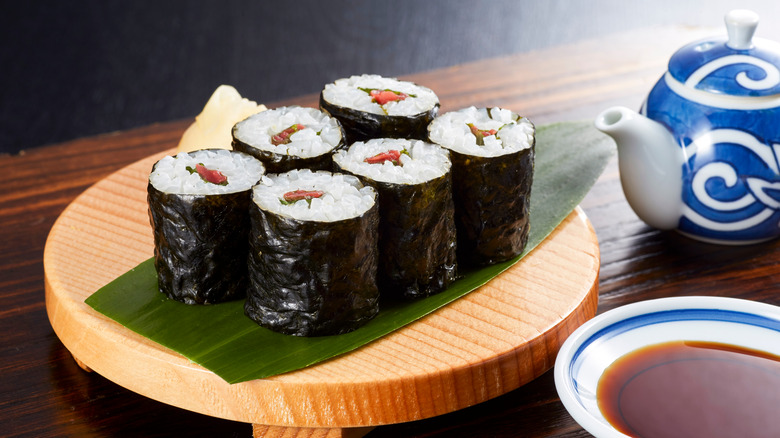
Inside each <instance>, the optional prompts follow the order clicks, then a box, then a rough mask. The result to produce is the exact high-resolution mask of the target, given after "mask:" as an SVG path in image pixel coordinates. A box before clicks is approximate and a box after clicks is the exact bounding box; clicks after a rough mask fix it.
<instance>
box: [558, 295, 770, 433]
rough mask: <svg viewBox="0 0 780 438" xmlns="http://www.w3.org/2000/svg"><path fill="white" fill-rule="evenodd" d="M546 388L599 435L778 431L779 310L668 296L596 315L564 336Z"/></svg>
mask: <svg viewBox="0 0 780 438" xmlns="http://www.w3.org/2000/svg"><path fill="white" fill-rule="evenodd" d="M554 373H555V386H556V389H557V391H558V395H559V396H560V398H561V401H562V402H563V405H564V406H565V407H566V409H567V410H568V411H569V413H570V414H571V416H572V417H573V418H574V420H576V421H577V423H579V424H580V425H581V426H582V427H583V428H585V429H586V430H587V431H588V432H590V433H592V434H593V435H595V436H597V437H600V438H603V437H627V436H628V437H648V438H649V437H667V436H668V437H683V436H684V437H699V436H701V437H708V438H712V437H721V436H722V437H735V436H738V437H758V436H777V435H778V434H780V415H778V413H779V412H780V307H776V306H773V305H769V304H764V303H759V302H755V301H747V300H740V299H735V298H723V297H675V298H662V299H657V300H649V301H643V302H638V303H634V304H629V305H626V306H622V307H619V308H617V309H614V310H610V311H608V312H605V313H603V314H601V315H599V316H597V317H595V318H593V319H592V320H590V321H588V322H587V323H585V324H584V325H582V326H581V327H580V328H579V329H577V330H576V331H575V332H574V333H573V334H572V335H571V336H570V337H569V338H568V339H567V340H566V342H564V344H563V346H562V347H561V350H560V351H559V353H558V356H557V359H556V362H555V371H554Z"/></svg>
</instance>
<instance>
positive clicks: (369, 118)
mask: <svg viewBox="0 0 780 438" xmlns="http://www.w3.org/2000/svg"><path fill="white" fill-rule="evenodd" d="M320 109H322V110H323V111H325V112H327V113H328V114H330V115H332V116H333V117H336V118H337V119H339V121H340V122H341V124H342V126H343V127H344V132H345V134H346V136H347V143H348V144H351V143H354V142H356V141H366V140H369V139H372V138H380V137H384V138H414V139H419V140H425V139H427V137H428V132H427V127H428V124H429V123H430V122H431V120H433V118H434V117H436V114H437V113H438V111H439V98H438V97H437V96H436V94H435V93H434V92H433V91H431V89H429V88H426V87H422V86H420V85H417V84H414V83H412V82H404V81H399V80H397V79H394V78H384V77H382V76H378V75H362V76H352V77H349V78H344V79H339V80H337V81H335V82H334V83H331V84H328V85H326V86H325V88H324V89H323V90H322V92H321V93H320Z"/></svg>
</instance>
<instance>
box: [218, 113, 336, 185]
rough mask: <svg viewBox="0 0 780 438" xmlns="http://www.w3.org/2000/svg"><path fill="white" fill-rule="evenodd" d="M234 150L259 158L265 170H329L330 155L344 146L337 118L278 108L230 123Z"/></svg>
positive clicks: (274, 171)
mask: <svg viewBox="0 0 780 438" xmlns="http://www.w3.org/2000/svg"><path fill="white" fill-rule="evenodd" d="M232 134H233V143H232V145H233V149H234V150H237V151H241V152H246V153H247V154H249V155H252V156H253V157H255V158H257V159H258V160H260V161H262V162H263V164H264V165H265V168H266V171H267V172H268V173H283V172H287V171H288V170H293V169H313V170H330V169H331V167H332V161H331V155H332V153H333V151H334V150H335V149H338V148H341V147H344V146H345V144H346V143H345V142H344V136H343V133H342V130H341V125H340V124H339V121H338V120H336V119H335V118H333V117H330V116H328V115H327V114H325V113H323V112H322V111H319V110H317V109H315V108H304V107H299V106H290V107H281V108H276V109H272V110H267V111H263V112H261V113H258V114H255V115H252V116H249V117H248V118H246V119H244V120H242V121H240V122H238V123H236V124H235V125H234V126H233V130H232Z"/></svg>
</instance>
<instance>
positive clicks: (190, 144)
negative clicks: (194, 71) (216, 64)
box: [178, 85, 266, 152]
mask: <svg viewBox="0 0 780 438" xmlns="http://www.w3.org/2000/svg"><path fill="white" fill-rule="evenodd" d="M265 110H266V107H265V105H262V104H260V105H258V104H257V103H255V102H253V101H251V100H249V99H247V98H245V97H241V95H240V94H239V93H238V91H237V90H236V89H235V88H233V87H231V86H230V85H220V86H219V87H217V89H216V90H214V94H212V95H211V97H210V98H209V101H208V102H206V106H204V107H203V111H201V113H200V114H198V115H197V116H196V117H195V122H193V124H192V125H190V126H189V128H187V130H186V131H184V135H182V137H181V140H180V141H179V146H178V152H190V151H194V150H196V149H204V148H220V149H233V148H232V146H231V145H230V143H231V142H232V140H233V137H232V135H231V132H230V131H231V130H232V129H233V125H235V124H236V123H238V122H240V121H242V120H244V119H245V118H247V117H249V116H251V115H252V114H256V113H259V112H260V111H265Z"/></svg>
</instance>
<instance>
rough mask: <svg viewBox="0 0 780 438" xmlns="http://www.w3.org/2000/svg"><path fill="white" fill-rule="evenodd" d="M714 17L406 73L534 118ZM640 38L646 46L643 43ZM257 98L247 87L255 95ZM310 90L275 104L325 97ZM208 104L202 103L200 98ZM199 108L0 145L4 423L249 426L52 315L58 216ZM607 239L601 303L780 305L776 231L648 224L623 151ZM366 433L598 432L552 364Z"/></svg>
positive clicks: (638, 67)
mask: <svg viewBox="0 0 780 438" xmlns="http://www.w3.org/2000/svg"><path fill="white" fill-rule="evenodd" d="M712 32H713V30H702V29H690V28H656V29H644V30H638V31H634V32H631V33H629V34H624V35H618V36H613V37H610V38H604V39H600V40H591V41H583V42H580V43H577V44H575V45H571V46H565V47H557V48H554V49H550V50H544V51H539V52H530V53H525V54H519V55H514V56H509V57H505V58H498V59H491V60H487V61H483V62H477V63H472V64H466V65H461V66H455V67H450V68H446V69H442V70H437V71H432V72H423V73H419V74H415V75H411V76H409V77H406V78H405V79H410V80H414V81H416V82H419V83H421V84H424V85H427V86H429V87H431V88H432V89H434V90H435V91H436V92H437V93H438V94H439V96H440V99H441V101H442V111H448V110H452V109H457V108H460V107H463V106H468V105H477V106H502V107H506V108H510V109H513V110H515V111H518V112H520V113H522V114H524V115H527V116H529V117H530V118H531V119H532V120H534V121H535V122H536V123H537V125H542V124H546V123H549V122H554V121H562V120H580V119H592V118H593V117H595V115H596V114H597V113H598V112H599V110H601V109H603V108H606V107H608V106H611V105H615V104H623V105H627V106H629V107H634V108H636V107H638V106H639V105H640V103H641V101H642V99H643V97H644V95H645V94H646V93H647V92H648V91H649V89H650V87H651V86H652V85H653V83H654V82H655V81H656V80H657V78H658V77H659V76H660V75H661V74H662V73H663V71H664V70H665V64H666V60H667V59H668V57H669V56H670V55H671V53H672V52H673V51H674V50H675V49H676V48H677V47H679V46H680V45H681V44H683V43H686V42H688V41H691V40H693V39H696V38H698V37H700V36H705V35H710V34H711V33H712ZM637 48H641V49H637ZM249 97H250V98H251V96H249ZM316 101H317V97H316V96H314V95H307V96H302V97H300V98H297V99H293V100H290V101H285V102H277V103H268V102H266V103H267V104H269V106H278V105H283V104H292V103H295V104H301V105H309V106H315V105H316ZM204 103H205V102H204ZM190 122H191V121H189V120H187V121H176V122H168V123H160V124H155V125H151V126H147V127H143V128H139V129H134V130H130V131H125V132H117V133H111V134H105V135H101V136H97V137H91V138H85V139H80V140H76V141H72V142H68V143H63V144H57V145H52V146H47V147H43V148H39V149H35V150H31V151H28V152H26V153H24V154H21V155H18V156H0V169H2V174H3V176H4V178H3V180H4V186H5V188H4V189H3V190H2V191H0V245H2V246H1V247H0V248H1V250H0V300H1V301H0V334H1V335H0V434H2V435H9V436H36V437H55V436H56V437H60V436H79V437H107V436H111V437H115V436H179V435H187V436H239V437H249V436H251V433H252V431H251V426H250V425H249V424H242V423H235V422H230V421H226V420H221V419H216V418H211V417H207V416H203V415H200V414H195V413H191V412H187V411H185V410H182V409H179V408H175V407H170V406H167V405H164V404H161V403H159V402H156V401H153V400H150V399H146V398H145V397H142V396H140V395H137V394H135V393H133V392H130V391H128V390H126V389H124V388H122V387H120V386H118V385H116V384H114V383H112V382H111V381H109V380H107V379H105V378H103V377H101V376H100V375H97V374H95V373H86V372H84V371H83V370H81V369H80V368H79V367H78V366H77V365H76V363H75V362H74V361H73V359H72V357H71V356H70V354H69V353H68V351H67V350H66V349H65V347H64V346H63V345H62V344H61V343H60V341H59V340H58V338H57V336H56V335H55V334H54V332H53V330H52V328H51V326H50V325H49V322H48V319H47V315H46V309H45V303H44V270H43V262H42V256H43V249H44V245H45V242H46V237H47V235H48V232H49V229H50V228H51V226H52V224H53V223H54V221H55V220H56V218H57V217H58V215H59V214H60V213H61V212H62V210H63V209H64V208H65V207H66V206H67V205H68V204H69V203H70V202H71V201H73V199H74V198H75V197H76V196H77V195H79V194H80V193H81V192H82V191H84V190H85V189H86V188H87V187H89V186H90V185H91V184H93V183H94V182H96V181H98V180H100V179H102V178H104V177H105V176H107V175H108V174H110V173H112V172H114V171H116V170H117V169H119V168H121V167H123V166H125V165H127V164H130V163H132V162H134V161H136V160H138V159H141V158H143V157H146V156H148V155H151V154H153V153H156V152H159V151H162V150H165V149H169V148H171V147H174V146H175V145H176V144H177V143H178V140H179V138H180V136H181V134H182V132H183V131H184V129H185V128H186V127H187V126H188V125H189V124H190ZM582 207H583V208H584V210H585V212H586V213H587V215H588V216H589V218H590V220H591V222H592V223H593V225H594V227H595V229H596V232H597V234H598V238H599V242H600V249H601V263H602V265H601V273H600V281H599V287H600V304H599V312H604V311H606V310H609V309H612V308H615V307H618V306H621V305H624V304H628V303H632V302H635V301H640V300H646V299H652V298H660V297H668V296H681V295H717V296H729V297H737V298H744V299H751V300H757V301H762V302H766V303H770V304H775V305H778V304H780V295H778V294H777V289H778V288H777V286H778V283H780V268H776V265H777V263H778V261H780V252H778V251H777V249H778V243H777V242H770V243H766V244H761V245H753V246H746V247H723V246H714V245H707V244H702V243H697V242H695V241H692V240H689V239H686V238H684V237H681V236H679V235H677V234H675V233H671V232H660V231H657V230H654V229H652V228H650V227H648V226H647V225H645V224H644V223H642V222H641V221H640V220H639V219H638V218H637V217H636V216H635V215H634V213H633V212H632V211H631V210H630V208H629V207H628V204H627V203H626V201H625V198H624V196H623V193H622V190H621V188H620V183H619V180H618V172H617V166H616V164H615V162H614V161H613V162H612V163H611V164H610V165H609V166H608V168H607V170H606V172H605V173H604V175H603V176H602V178H601V179H600V180H599V181H598V183H597V184H596V185H595V186H594V187H593V189H592V190H591V192H590V194H589V195H588V196H587V197H586V199H585V200H584V201H583V203H582ZM367 436H369V437H398V436H410V437H415V436H416V437H422V436H447V437H451V436H529V437H542V436H568V437H578V436H579V437H583V436H589V434H588V433H587V432H585V431H584V430H583V429H582V428H581V427H580V426H579V425H578V424H577V423H576V422H574V420H573V419H572V418H571V417H570V416H569V415H568V413H567V412H566V411H565V409H564V408H563V405H562V404H561V403H560V401H559V399H558V396H557V394H556V392H555V387H554V382H553V376H552V372H551V371H550V372H547V373H546V374H544V375H542V376H541V377H540V378H538V379H537V380H535V381H533V382H531V383H530V384H527V385H525V386H523V387H521V388H519V389H517V390H514V391H512V392H510V393H507V394H505V395H503V396H500V397H497V398H495V399H493V400H490V401H488V402H485V403H482V404H480V405H477V406H474V407H471V408H467V409H464V410H461V411H458V412H454V413H451V414H447V415H442V416H440V417H435V418H430V419H426V420H421V421H417V422H412V423H406V424H397V425H388V426H381V427H377V428H376V429H374V430H373V431H371V432H370V433H369V434H368V435H367Z"/></svg>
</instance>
